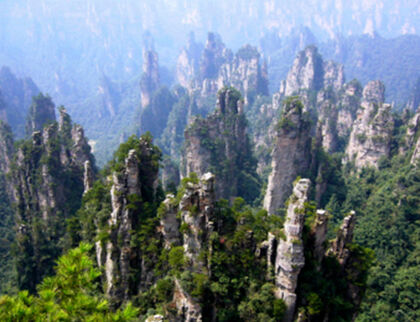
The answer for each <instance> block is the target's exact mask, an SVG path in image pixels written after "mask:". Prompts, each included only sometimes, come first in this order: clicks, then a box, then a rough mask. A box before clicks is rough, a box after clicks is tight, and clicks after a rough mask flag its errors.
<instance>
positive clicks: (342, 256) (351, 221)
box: [329, 211, 356, 267]
mask: <svg viewBox="0 0 420 322" xmlns="http://www.w3.org/2000/svg"><path fill="white" fill-rule="evenodd" d="M355 224H356V213H355V212H354V211H351V212H350V213H349V214H348V215H347V216H346V217H345V218H344V220H343V224H342V225H341V227H340V229H339V230H338V232H337V237H336V239H335V240H334V241H333V243H332V245H331V249H330V250H329V253H330V254H334V256H335V257H336V258H337V260H338V262H339V263H340V265H341V266H342V267H344V266H345V265H346V263H347V260H348V259H349V257H350V250H349V248H348V246H349V245H350V244H351V243H352V241H353V232H354V226H355Z"/></svg>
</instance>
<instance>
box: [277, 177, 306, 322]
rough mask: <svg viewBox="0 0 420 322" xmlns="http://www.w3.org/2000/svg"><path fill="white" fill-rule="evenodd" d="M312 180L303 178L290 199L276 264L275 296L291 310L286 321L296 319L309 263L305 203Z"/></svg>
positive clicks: (286, 313) (286, 316)
mask: <svg viewBox="0 0 420 322" xmlns="http://www.w3.org/2000/svg"><path fill="white" fill-rule="evenodd" d="M310 184H311V183H310V181H309V179H301V180H299V181H298V182H297V183H296V184H295V186H294V188H293V194H292V196H291V197H290V199H289V205H288V208H287V213H286V221H285V223H284V235H285V238H284V239H283V238H280V239H279V241H278V246H277V250H276V260H275V267H274V275H275V285H276V290H275V296H276V297H277V298H280V299H283V300H284V302H285V304H286V306H287V309H286V312H285V314H284V317H283V321H292V320H293V316H294V312H295V306H296V293H295V290H296V287H297V282H298V276H299V273H300V270H301V269H302V267H303V266H304V265H305V257H304V252H303V251H304V248H303V240H302V231H303V224H304V217H305V205H304V204H305V202H306V201H307V200H308V192H309V188H310Z"/></svg>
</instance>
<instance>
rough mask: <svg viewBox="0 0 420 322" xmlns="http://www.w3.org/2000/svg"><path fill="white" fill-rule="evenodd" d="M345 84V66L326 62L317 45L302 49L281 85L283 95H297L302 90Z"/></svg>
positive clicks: (334, 87) (315, 89) (337, 87)
mask: <svg viewBox="0 0 420 322" xmlns="http://www.w3.org/2000/svg"><path fill="white" fill-rule="evenodd" d="M343 84H344V68H343V66H342V65H338V64H336V63H334V62H331V61H328V62H324V61H323V60H322V57H321V56H320V55H319V53H318V49H317V48H316V47H315V46H309V47H307V48H306V49H305V50H303V51H301V52H300V53H299V54H298V55H297V57H296V58H295V60H294V62H293V66H292V68H291V69H290V71H289V73H288V74H287V78H286V80H285V81H284V82H283V83H282V84H281V86H280V94H281V95H282V96H291V95H296V94H298V93H299V92H301V91H302V90H308V91H319V90H320V89H322V88H328V87H331V88H333V89H339V88H341V87H342V86H343Z"/></svg>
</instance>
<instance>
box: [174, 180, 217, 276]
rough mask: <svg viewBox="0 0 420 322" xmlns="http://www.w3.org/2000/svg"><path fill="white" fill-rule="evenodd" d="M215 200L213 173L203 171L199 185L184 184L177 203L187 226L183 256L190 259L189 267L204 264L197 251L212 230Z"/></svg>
mask: <svg viewBox="0 0 420 322" xmlns="http://www.w3.org/2000/svg"><path fill="white" fill-rule="evenodd" d="M215 200H216V199H215V178H214V175H213V174H211V173H205V174H204V175H203V176H202V177H201V178H200V183H199V185H194V184H188V185H187V186H186V190H185V193H184V196H183V197H182V199H181V202H180V204H179V209H180V211H181V220H182V223H185V224H186V225H187V226H188V229H186V230H185V231H184V233H183V240H184V244H183V245H184V252H185V256H186V257H187V258H188V259H189V260H190V261H191V267H196V269H198V270H200V269H201V267H202V266H203V264H204V263H202V262H201V260H200V259H199V253H200V251H201V250H202V248H203V245H204V244H205V241H207V240H209V237H210V234H211V232H212V231H213V217H214V206H215V204H214V203H215Z"/></svg>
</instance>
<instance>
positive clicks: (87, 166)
mask: <svg viewBox="0 0 420 322" xmlns="http://www.w3.org/2000/svg"><path fill="white" fill-rule="evenodd" d="M93 180H94V172H93V169H92V164H91V162H90V160H86V161H85V163H84V172H83V187H84V191H83V193H84V194H85V193H86V192H88V191H89V190H90V189H92V186H93Z"/></svg>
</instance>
